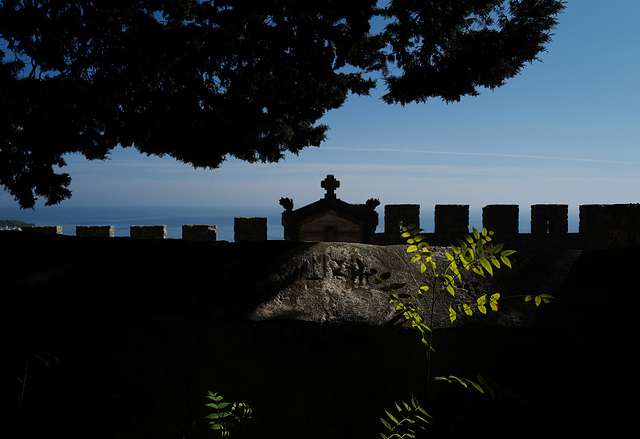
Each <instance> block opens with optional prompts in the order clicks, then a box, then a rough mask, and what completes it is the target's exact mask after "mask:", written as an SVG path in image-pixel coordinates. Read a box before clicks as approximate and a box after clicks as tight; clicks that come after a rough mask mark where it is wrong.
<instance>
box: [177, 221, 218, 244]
mask: <svg viewBox="0 0 640 439" xmlns="http://www.w3.org/2000/svg"><path fill="white" fill-rule="evenodd" d="M182 239H186V240H188V241H201V242H204V241H216V240H217V239H218V226H209V225H204V224H188V225H183V226H182Z"/></svg>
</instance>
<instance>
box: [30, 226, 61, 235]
mask: <svg viewBox="0 0 640 439" xmlns="http://www.w3.org/2000/svg"><path fill="white" fill-rule="evenodd" d="M22 231H23V232H32V233H40V234H41V235H62V226H25V227H22Z"/></svg>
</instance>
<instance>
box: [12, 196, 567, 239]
mask: <svg viewBox="0 0 640 439" xmlns="http://www.w3.org/2000/svg"><path fill="white" fill-rule="evenodd" d="M377 211H378V215H379V224H378V228H377V230H376V231H377V232H379V233H381V232H384V209H380V208H378V209H377ZM282 212H283V209H282V208H281V207H280V206H278V207H276V208H249V207H246V208H229V207H225V208H217V209H216V208H213V207H206V208H205V207H142V206H140V207H96V206H65V205H62V206H52V207H39V208H36V210H22V209H19V208H18V207H17V206H9V207H8V206H0V219H11V220H21V221H25V222H29V223H33V224H35V225H37V226H62V233H63V234H64V235H75V234H76V226H114V228H115V236H129V230H130V229H129V228H130V226H132V225H149V226H154V225H164V226H167V238H170V239H180V238H182V226H183V225H184V224H208V225H216V226H218V240H221V241H233V219H234V218H235V217H266V218H267V238H268V239H270V240H281V239H284V229H283V227H282V224H281V215H282ZM529 221H530V217H529V212H526V211H525V212H523V211H522V210H521V212H520V233H529V232H530V231H531V226H530V223H529ZM420 222H421V227H422V228H423V229H424V230H425V231H426V232H433V228H434V226H433V213H432V212H421V221H420ZM577 223H578V218H577V212H569V232H570V233H575V232H577V231H578V230H577V229H578V224H577ZM469 227H470V228H471V227H475V228H481V227H482V212H481V211H479V212H476V209H472V210H471V211H470V213H469Z"/></svg>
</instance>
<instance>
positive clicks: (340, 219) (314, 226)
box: [280, 175, 380, 244]
mask: <svg viewBox="0 0 640 439" xmlns="http://www.w3.org/2000/svg"><path fill="white" fill-rule="evenodd" d="M320 186H321V187H322V188H323V189H324V190H325V191H326V193H325V195H324V198H321V199H320V200H318V201H316V202H314V203H311V204H308V205H306V206H303V207H301V208H299V209H296V210H294V209H293V200H292V199H290V198H281V199H280V205H282V206H283V207H284V209H285V211H284V212H283V213H282V226H283V227H284V239H285V240H287V241H325V242H361V243H366V244H371V243H373V242H374V237H375V232H376V227H377V226H378V213H377V212H376V211H375V209H376V207H377V206H378V205H379V204H380V201H379V200H378V199H375V198H371V199H369V200H367V201H366V203H365V204H350V203H347V202H344V201H342V200H340V199H339V198H337V197H336V194H335V191H336V189H338V188H339V187H340V182H339V181H338V180H336V178H335V177H334V176H333V175H327V177H326V178H325V179H324V180H322V182H321V183H320Z"/></svg>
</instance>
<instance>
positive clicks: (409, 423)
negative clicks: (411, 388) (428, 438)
mask: <svg viewBox="0 0 640 439" xmlns="http://www.w3.org/2000/svg"><path fill="white" fill-rule="evenodd" d="M395 408H396V411H397V413H395V414H391V413H390V412H389V411H388V410H385V413H386V414H387V418H380V421H381V422H382V424H383V425H384V426H385V428H386V429H387V430H389V431H388V433H387V434H385V433H380V436H382V438H383V439H392V438H393V439H395V438H398V439H400V438H407V439H410V438H415V437H416V430H417V429H419V430H426V428H427V425H431V423H430V422H429V421H427V418H428V419H431V416H430V415H429V414H428V413H427V412H426V410H425V409H423V408H422V407H421V406H420V402H419V401H418V399H417V398H416V397H415V396H414V397H412V398H411V405H409V404H408V403H406V402H404V401H401V402H400V404H398V403H397V402H396V403H395ZM389 433H390V434H389Z"/></svg>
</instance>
